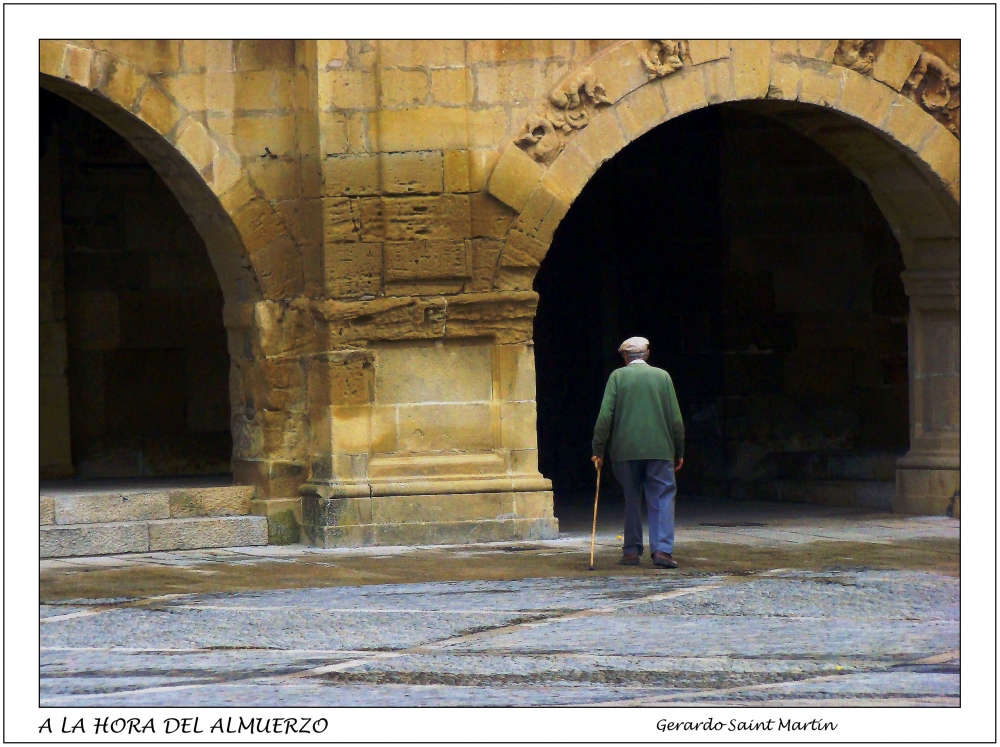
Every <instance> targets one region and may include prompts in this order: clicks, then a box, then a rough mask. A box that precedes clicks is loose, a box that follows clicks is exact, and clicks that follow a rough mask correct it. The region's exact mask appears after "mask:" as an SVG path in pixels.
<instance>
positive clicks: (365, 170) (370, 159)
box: [323, 155, 380, 197]
mask: <svg viewBox="0 0 1000 747" xmlns="http://www.w3.org/2000/svg"><path fill="white" fill-rule="evenodd" d="M378 172H379V169H378V156H375V155H346V156H334V157H332V158H327V159H325V160H324V161H323V185H324V186H323V190H324V194H326V195H328V196H331V197H332V196H338V195H374V194H378V192H379V186H380V185H379V181H380V180H379V173H378Z"/></svg>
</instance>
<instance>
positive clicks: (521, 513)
mask: <svg viewBox="0 0 1000 747" xmlns="http://www.w3.org/2000/svg"><path fill="white" fill-rule="evenodd" d="M514 513H515V515H517V516H518V517H523V518H526V519H536V518H537V519H551V518H553V514H552V493H548V492H539V493H514Z"/></svg>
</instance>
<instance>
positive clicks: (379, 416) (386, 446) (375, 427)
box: [370, 405, 399, 454]
mask: <svg viewBox="0 0 1000 747" xmlns="http://www.w3.org/2000/svg"><path fill="white" fill-rule="evenodd" d="M370 409H371V424H372V425H371V428H372V440H371V453H372V454H389V453H392V452H395V451H397V450H398V449H399V434H398V432H397V428H396V407H395V406H394V405H388V406H380V405H373V406H372V407H371V408H370Z"/></svg>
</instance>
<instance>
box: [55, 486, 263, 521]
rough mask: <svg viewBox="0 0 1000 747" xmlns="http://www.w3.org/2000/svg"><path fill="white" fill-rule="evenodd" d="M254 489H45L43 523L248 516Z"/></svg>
mask: <svg viewBox="0 0 1000 747" xmlns="http://www.w3.org/2000/svg"><path fill="white" fill-rule="evenodd" d="M253 497H254V488H253V486H250V485H225V486H211V487H179V488H163V489H145V490H144V489H139V488H116V489H106V490H94V489H92V488H91V489H88V488H86V487H85V486H81V487H80V488H68V489H61V490H58V491H46V490H44V489H43V491H42V493H41V495H40V496H39V501H40V504H41V505H40V509H41V510H40V523H41V524H42V525H43V526H47V525H78V524H110V523H114V522H135V521H155V520H158V519H191V518H199V517H221V516H246V515H248V514H249V513H250V501H251V500H253Z"/></svg>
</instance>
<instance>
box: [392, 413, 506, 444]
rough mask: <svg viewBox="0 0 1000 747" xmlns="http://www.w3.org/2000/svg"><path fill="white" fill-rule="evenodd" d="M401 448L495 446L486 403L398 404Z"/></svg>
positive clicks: (490, 418)
mask: <svg viewBox="0 0 1000 747" xmlns="http://www.w3.org/2000/svg"><path fill="white" fill-rule="evenodd" d="M398 413H399V448H400V449H401V450H402V451H412V452H425V451H469V450H474V451H476V450H478V451H487V450H489V449H492V448H493V446H494V439H493V425H492V417H491V407H490V405H488V404H460V405H457V404H456V405H400V406H399V408H398Z"/></svg>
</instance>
